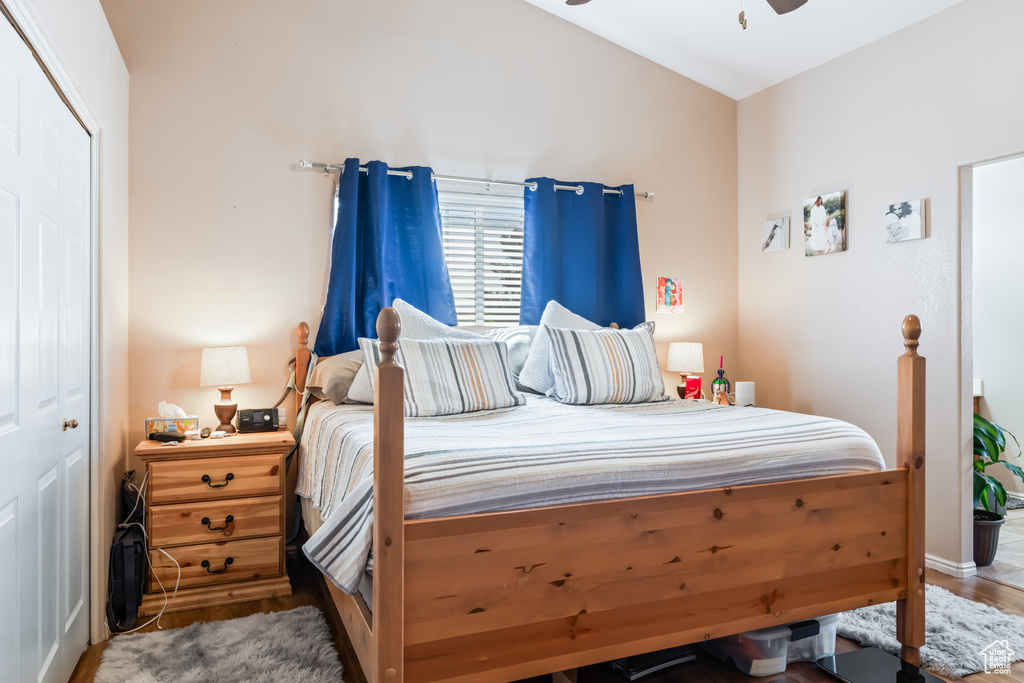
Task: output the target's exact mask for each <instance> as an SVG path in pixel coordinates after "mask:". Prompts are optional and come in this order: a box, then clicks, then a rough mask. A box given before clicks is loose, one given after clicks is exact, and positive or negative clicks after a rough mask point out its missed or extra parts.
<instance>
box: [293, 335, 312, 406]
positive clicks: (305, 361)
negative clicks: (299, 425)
mask: <svg viewBox="0 0 1024 683" xmlns="http://www.w3.org/2000/svg"><path fill="white" fill-rule="evenodd" d="M296 333H297V334H298V336H299V348H298V349H296V351H295V419H298V418H299V411H300V410H302V394H303V393H304V392H305V391H306V377H307V376H308V375H309V359H310V355H309V325H307V324H306V323H299V326H298V328H297V329H296Z"/></svg>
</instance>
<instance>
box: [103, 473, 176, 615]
mask: <svg viewBox="0 0 1024 683" xmlns="http://www.w3.org/2000/svg"><path fill="white" fill-rule="evenodd" d="M148 479H149V472H146V476H144V477H143V478H142V486H141V487H138V486H136V485H135V484H133V483H131V482H128V488H130V489H132V490H134V491H135V493H137V494H138V496H137V497H136V498H135V505H134V507H132V511H131V513H129V514H128V516H127V519H131V518H132V517H133V516H134V515H135V512H136V511H137V510H138V509H139V502H140V501H141V503H142V505H143V509H145V505H146V485H147V484H148ZM133 526H137V527H139V529H141V530H142V537H143V538H144V539H146V548H147V549H148V548H149V536H148V535H147V534H146V527H145V526H144V525H142V524H140V523H139V522H131V523H130V524H118V525H117V528H118V529H129V528H131V527H133ZM157 550H159V551H160V552H162V553H163V554H164V555H165V556H166V557H167V559H169V560H170V561H171V562H173V563H174V566H175V567H177V568H178V578H177V580H175V582H174V592H173V594H172V595H171V598H170V600H168V598H167V588H166V587H165V586H164V582H163V581H161V580H160V575H159V574H157V573H156V572H155V571H154V572H153V578H155V579H156V582H157V584H158V585H159V586H160V590H161V591H163V594H164V604H163V607H161V608H160V611H159V612H158V613H157V614H156V616H154V617H153V618H152V619H150V620H149V621H147V622H146V623H145V624H142V625H141V626H136V627H135V628H133V629H131V630H128V631H123V632H122V633H135V632H136V631H138V630H140V629H144V628H146V627H147V626H149V625H150V624H152V623H153V622H154V621H155V622H156V627H157V628H158V629H161V630H162V629H163V626H161V625H160V619H161V618H162V617H163V616H164V612H166V611H167V605H169V604H170V601H171V600H174V598H176V597H178V586H180V585H181V565H180V564H178V561H177V560H176V559H174V558H173V557H172V556H171V555H170V554H169V553H168V552H167V551H166V550H164V549H163V548H157ZM146 566H147V567H149V569H150V571H152V570H153V566H152V564H151V563H150V561H149V553H148V552H147V553H146ZM108 597H109V596H108Z"/></svg>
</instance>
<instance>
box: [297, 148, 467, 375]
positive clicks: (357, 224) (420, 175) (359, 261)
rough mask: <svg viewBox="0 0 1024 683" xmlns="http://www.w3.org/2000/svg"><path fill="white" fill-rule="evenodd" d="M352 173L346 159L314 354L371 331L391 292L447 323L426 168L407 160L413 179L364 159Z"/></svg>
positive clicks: (346, 346) (446, 285)
mask: <svg viewBox="0 0 1024 683" xmlns="http://www.w3.org/2000/svg"><path fill="white" fill-rule="evenodd" d="M366 168H367V172H366V173H361V172H360V171H359V160H358V159H347V160H346V161H345V170H344V171H343V172H342V174H341V179H340V180H339V184H340V185H339V189H338V221H337V223H336V224H335V226H334V235H333V239H332V241H333V244H332V248H331V275H330V280H329V284H328V286H327V303H326V305H325V306H324V313H323V317H322V318H321V320H320V329H319V330H318V331H317V335H316V343H315V344H314V347H313V350H314V352H315V353H316V354H317V355H318V356H320V357H321V358H322V357H324V356H331V355H334V354H336V353H343V352H345V351H352V350H354V349H356V348H358V346H359V344H358V343H357V341H356V340H357V339H358V338H359V337H376V336H377V331H376V325H377V314H378V313H379V312H380V309H382V308H384V307H385V306H390V305H391V303H392V301H394V300H395V298H396V297H401V298H402V299H404V300H406V301H408V302H409V303H410V304H412V305H413V306H415V307H416V308H418V309H420V310H421V311H424V312H426V313H428V314H430V315H431V316H432V317H434V318H436V319H437V320H440V321H441V322H443V323H446V324H448V325H454V324H455V323H456V322H457V319H456V316H455V296H454V295H453V294H452V284H451V280H450V279H449V278H448V267H447V265H445V260H444V250H443V247H442V244H441V213H440V211H439V210H438V207H437V188H436V187H435V186H434V182H433V181H432V180H431V177H430V176H431V170H430V169H429V168H426V167H423V166H409V167H406V168H402V169H396V170H401V171H411V172H412V178H411V179H409V178H406V177H405V176H399V175H388V173H387V171H388V167H387V164H384V163H382V162H380V161H370V162H368V163H367V164H366Z"/></svg>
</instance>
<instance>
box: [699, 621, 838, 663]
mask: <svg viewBox="0 0 1024 683" xmlns="http://www.w3.org/2000/svg"><path fill="white" fill-rule="evenodd" d="M838 623H839V615H838V614H829V615H828V616H824V617H818V618H817V619H808V620H807V621H799V622H796V623H793V624H787V625H785V626H772V627H771V628H763V629H761V630H759V631H748V632H747V633H738V634H736V635H734V636H726V637H724V638H715V639H714V640H709V641H707V642H706V643H700V646H701V647H702V648H704V649H705V650H707V651H708V652H710V653H711V654H713V655H715V656H716V657H718V658H719V659H722V660H725V661H727V662H732V663H733V664H734V665H735V666H736V668H737V669H739V670H740V671H742V672H743V673H745V674H749V675H751V676H770V675H771V674H777V673H781V672H783V671H785V670H786V664H788V663H789V662H816V661H817V660H819V659H821V658H822V657H831V656H832V655H834V654H835V651H836V626H837V625H838Z"/></svg>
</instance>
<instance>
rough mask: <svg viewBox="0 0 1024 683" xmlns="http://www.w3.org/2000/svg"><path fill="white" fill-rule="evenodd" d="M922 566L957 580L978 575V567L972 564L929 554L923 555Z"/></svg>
mask: <svg viewBox="0 0 1024 683" xmlns="http://www.w3.org/2000/svg"><path fill="white" fill-rule="evenodd" d="M924 566H926V567H928V568H929V569H934V570H935V571H937V572H942V573H943V574H949V575H950V576H955V577H956V578H958V579H966V578H968V577H971V576H975V575H976V574H977V573H978V566H977V565H976V564H974V562H953V561H951V560H947V559H946V558H944V557H939V556H938V555H932V554H931V553H925V555H924Z"/></svg>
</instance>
